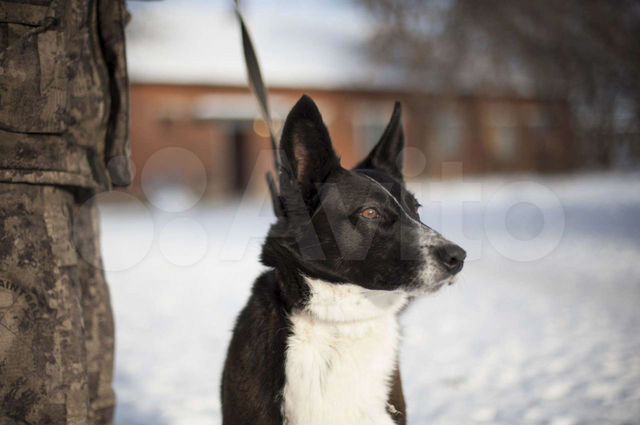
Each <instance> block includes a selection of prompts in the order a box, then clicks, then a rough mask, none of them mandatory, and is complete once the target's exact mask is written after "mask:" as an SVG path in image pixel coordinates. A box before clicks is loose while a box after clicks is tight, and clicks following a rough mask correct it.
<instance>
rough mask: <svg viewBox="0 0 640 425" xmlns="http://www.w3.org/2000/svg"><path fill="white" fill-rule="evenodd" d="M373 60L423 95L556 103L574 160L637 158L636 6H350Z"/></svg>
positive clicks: (527, 0)
mask: <svg viewBox="0 0 640 425" xmlns="http://www.w3.org/2000/svg"><path fill="white" fill-rule="evenodd" d="M356 1H357V2H358V3H360V4H362V5H364V6H366V7H367V8H368V10H369V11H370V12H371V13H373V14H374V16H375V17H376V18H377V22H378V28H376V31H375V32H374V35H373V36H372V39H371V40H370V41H371V43H370V49H371V53H372V54H373V57H374V58H375V59H377V60H379V61H382V62H385V63H390V64H393V65H395V66H400V68H401V69H403V70H404V72H405V73H406V75H405V76H404V78H406V80H407V81H411V82H413V85H414V86H418V85H419V86H420V87H421V88H424V89H427V90H433V89H437V90H439V91H451V92H458V93H459V92H461V91H462V92H470V91H472V92H474V93H482V94H491V93H496V92H498V93H515V94H522V95H537V96H546V95H553V96H564V97H566V98H567V99H568V100H569V102H570V104H571V107H572V112H573V118H574V126H575V129H576V133H577V137H578V139H579V141H580V142H581V146H582V152H581V154H582V155H584V157H583V158H582V159H583V160H585V161H587V162H591V163H592V164H598V165H600V166H610V165H612V163H613V162H614V161H615V158H614V155H615V154H617V153H619V152H623V151H624V149H632V150H635V152H636V153H637V152H638V149H639V148H638V145H639V144H640V143H639V133H640V130H639V122H640V2H639V1H637V0H606V1H604V0H535V1H531V0H356Z"/></svg>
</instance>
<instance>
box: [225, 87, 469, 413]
mask: <svg viewBox="0 0 640 425" xmlns="http://www.w3.org/2000/svg"><path fill="white" fill-rule="evenodd" d="M403 145H404V137H403V131H402V123H401V117H400V105H399V104H396V106H395V109H394V112H393V115H392V117H391V121H390V122H389V124H388V126H387V128H386V130H385V131H384V134H383V135H382V138H381V140H380V141H379V142H378V144H377V145H376V146H375V148H374V149H373V151H372V152H371V153H370V154H369V156H368V157H367V158H366V159H365V160H364V161H362V162H361V163H360V164H359V165H358V166H357V167H355V168H354V169H352V170H347V169H345V168H342V167H341V166H340V160H339V158H338V157H337V156H336V154H335V152H334V150H333V147H332V144H331V140H330V138H329V134H328V132H327V129H326V127H325V125H324V123H323V122H322V117H321V116H320V112H319V111H318V108H317V107H316V105H315V104H314V102H313V100H311V98H309V97H307V96H303V97H302V98H301V99H300V100H299V101H298V103H296V105H295V106H294V107H293V109H292V110H291V112H290V113H289V116H288V117H287V120H286V122H285V126H284V129H283V133H282V138H281V152H282V156H283V160H288V161H289V162H288V164H289V165H288V166H287V167H285V168H286V170H284V171H285V172H281V175H284V176H285V177H284V179H282V178H281V194H280V197H279V199H278V200H277V202H280V207H281V211H282V212H283V213H282V214H281V216H280V217H278V220H277V222H276V223H275V224H273V225H272V227H271V229H270V231H269V235H268V236H267V239H266V242H265V244H264V246H263V251H262V262H263V263H264V264H265V265H266V266H268V267H270V268H271V269H270V270H269V271H267V272H265V273H264V274H262V275H261V276H260V277H259V278H258V279H257V280H256V282H255V284H254V286H253V292H252V295H251V298H250V299H249V301H248V303H247V305H246V306H245V308H244V310H242V312H241V313H240V316H239V317H238V320H237V323H236V326H235V329H234V333H233V338H232V340H231V345H230V347H229V351H228V354H227V359H226V363H225V368H224V373H223V378H222V411H223V422H224V424H225V425H271V424H274V425H275V424H279V425H282V424H288V425H315V424H318V425H364V424H375V425H387V424H404V423H406V410H405V403H404V396H403V393H402V385H401V381H400V372H399V366H398V345H399V335H400V330H399V326H398V314H399V313H400V312H401V311H402V310H403V309H404V307H405V306H406V305H407V303H408V302H409V301H410V300H411V299H412V298H414V297H416V296H419V295H421V294H428V293H431V292H435V291H437V290H438V289H440V288H441V287H442V286H444V285H446V284H450V283H452V282H453V279H454V276H455V275H456V273H458V272H459V271H460V270H461V269H462V265H463V262H464V258H465V255H466V254H465V251H464V250H463V249H462V248H460V247H458V246H457V245H455V244H453V243H451V242H449V241H448V240H446V239H445V238H443V237H442V236H441V235H440V234H439V233H437V232H436V231H434V230H432V229H430V228H429V227H427V226H426V225H424V224H422V223H421V222H420V217H419V215H418V207H419V204H418V202H417V201H416V199H415V197H414V196H413V195H412V194H411V193H409V192H408V191H407V190H405V188H404V183H403V177H402V164H401V162H402V161H401V153H402V149H403ZM281 171H282V170H281ZM286 179H289V180H290V182H287V181H285V180H286ZM291 182H293V184H291ZM287 184H289V186H287ZM286 187H289V188H291V187H293V188H294V190H286Z"/></svg>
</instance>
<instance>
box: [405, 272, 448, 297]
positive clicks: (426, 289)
mask: <svg viewBox="0 0 640 425" xmlns="http://www.w3.org/2000/svg"><path fill="white" fill-rule="evenodd" d="M456 281H457V279H456V276H455V275H449V276H446V277H444V278H442V279H440V280H437V281H435V282H429V283H424V282H422V283H420V284H419V285H417V286H416V287H415V288H414V289H412V290H411V291H409V293H410V295H411V296H413V297H418V296H422V295H429V294H433V293H436V292H438V291H439V290H440V289H442V288H444V287H445V286H451V285H453V284H454V283H456Z"/></svg>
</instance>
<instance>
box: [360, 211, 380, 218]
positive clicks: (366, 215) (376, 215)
mask: <svg viewBox="0 0 640 425" xmlns="http://www.w3.org/2000/svg"><path fill="white" fill-rule="evenodd" d="M360 217H362V218H366V219H367V220H377V219H379V218H380V213H379V212H378V210H376V209H375V208H367V209H364V210H362V211H361V212H360Z"/></svg>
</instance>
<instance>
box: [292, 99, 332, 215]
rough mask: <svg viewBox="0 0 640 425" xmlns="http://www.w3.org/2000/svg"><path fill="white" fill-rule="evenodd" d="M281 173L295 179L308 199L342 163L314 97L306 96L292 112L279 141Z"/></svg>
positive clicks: (306, 199) (305, 198)
mask: <svg viewBox="0 0 640 425" xmlns="http://www.w3.org/2000/svg"><path fill="white" fill-rule="evenodd" d="M280 148H281V149H282V154H283V155H281V161H282V165H281V168H282V170H281V175H283V176H288V178H289V179H291V180H295V181H296V182H297V183H298V185H299V187H300V190H301V193H302V195H303V197H304V200H305V202H306V201H308V200H309V199H310V198H311V197H312V196H313V194H314V193H315V191H316V189H317V184H318V183H321V182H322V181H324V180H325V179H326V177H327V176H328V175H329V173H330V172H331V171H332V170H334V169H335V168H336V167H337V166H338V165H339V164H340V159H339V158H338V156H337V155H336V153H335V151H334V150H333V146H332V144H331V138H330V137H329V132H328V131H327V127H325V125H324V122H323V121H322V116H321V115H320V111H319V110H318V107H317V106H316V104H315V103H314V102H313V100H312V99H311V98H310V97H309V96H307V95H304V96H302V97H301V98H300V100H298V102H297V103H296V104H295V106H294V107H293V108H292V109H291V112H289V115H288V116H287V120H286V121H285V124H284V128H283V130H282V138H281V141H280Z"/></svg>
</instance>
